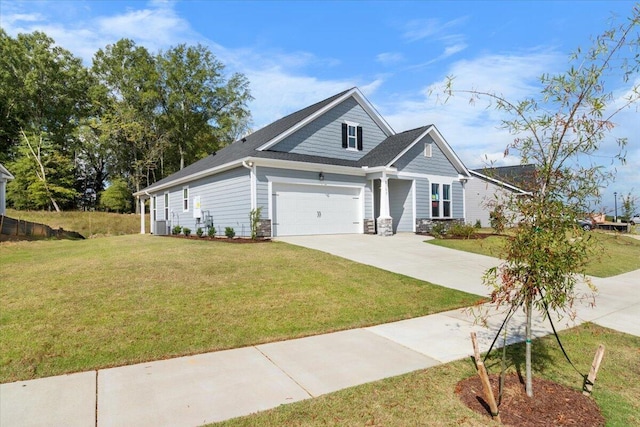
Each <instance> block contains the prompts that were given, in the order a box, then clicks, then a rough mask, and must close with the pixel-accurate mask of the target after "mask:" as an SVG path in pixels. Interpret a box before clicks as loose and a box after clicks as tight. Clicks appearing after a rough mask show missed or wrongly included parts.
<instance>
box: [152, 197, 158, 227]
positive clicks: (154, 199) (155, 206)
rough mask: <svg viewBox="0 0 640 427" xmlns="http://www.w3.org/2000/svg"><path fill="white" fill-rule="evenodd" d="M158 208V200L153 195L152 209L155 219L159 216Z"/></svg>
mask: <svg viewBox="0 0 640 427" xmlns="http://www.w3.org/2000/svg"><path fill="white" fill-rule="evenodd" d="M157 208H158V204H157V200H156V196H153V198H152V199H151V210H152V218H153V220H154V221H155V220H156V219H158V218H157V214H156V212H157Z"/></svg>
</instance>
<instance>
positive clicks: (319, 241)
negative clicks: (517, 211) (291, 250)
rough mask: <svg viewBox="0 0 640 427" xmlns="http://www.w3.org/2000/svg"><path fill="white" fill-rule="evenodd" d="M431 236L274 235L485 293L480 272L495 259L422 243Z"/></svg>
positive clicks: (425, 279) (391, 269)
mask: <svg viewBox="0 0 640 427" xmlns="http://www.w3.org/2000/svg"><path fill="white" fill-rule="evenodd" d="M428 239H432V238H431V237H428V236H419V235H416V234H413V233H400V234H395V235H393V236H390V237H380V236H377V235H368V234H336V235H318V236H289V237H278V238H277V240H279V241H281V242H286V243H290V244H293V245H298V246H304V247H307V248H311V249H316V250H319V251H322V252H328V253H330V254H333V255H337V256H339V257H342V258H347V259H350V260H352V261H356V262H359V263H361V264H367V265H371V266H374V267H378V268H381V269H383V270H388V271H393V272H394V273H400V274H404V275H405V276H410V277H415V278H417V279H420V280H424V281H427V282H431V283H434V284H436V285H441V286H445V287H447V288H452V289H457V290H460V291H464V292H469V293H472V294H476V295H482V296H487V295H488V294H489V292H488V288H487V287H486V286H484V285H483V284H482V275H483V274H484V272H485V271H486V270H487V269H488V268H491V267H495V266H497V265H498V264H499V260H497V259H496V258H491V257H488V256H484V255H476V254H472V253H468V252H461V251H454V250H451V249H447V248H441V247H439V246H435V245H429V244H426V243H424V242H425V240H428Z"/></svg>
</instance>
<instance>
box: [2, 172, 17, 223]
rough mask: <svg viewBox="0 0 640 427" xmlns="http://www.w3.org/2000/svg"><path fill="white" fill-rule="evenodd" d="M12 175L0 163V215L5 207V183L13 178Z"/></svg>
mask: <svg viewBox="0 0 640 427" xmlns="http://www.w3.org/2000/svg"><path fill="white" fill-rule="evenodd" d="M13 179H14V178H13V175H11V172H9V171H8V170H7V169H6V168H5V167H4V166H2V163H0V215H4V214H5V212H6V209H7V197H6V195H7V183H8V182H9V181H11V180H13Z"/></svg>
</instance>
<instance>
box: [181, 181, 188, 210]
mask: <svg viewBox="0 0 640 427" xmlns="http://www.w3.org/2000/svg"><path fill="white" fill-rule="evenodd" d="M185 190H187V197H185V196H184V191H185ZM185 201H186V203H185ZM182 212H189V186H188V185H185V186H184V187H182Z"/></svg>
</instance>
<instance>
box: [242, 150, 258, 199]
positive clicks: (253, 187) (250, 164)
mask: <svg viewBox="0 0 640 427" xmlns="http://www.w3.org/2000/svg"><path fill="white" fill-rule="evenodd" d="M242 166H244V167H245V168H247V169H249V170H250V171H251V172H250V173H249V180H250V182H251V210H252V211H253V210H255V209H256V205H257V201H256V165H255V163H253V162H252V161H249V162H247V161H246V160H243V161H242Z"/></svg>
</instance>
